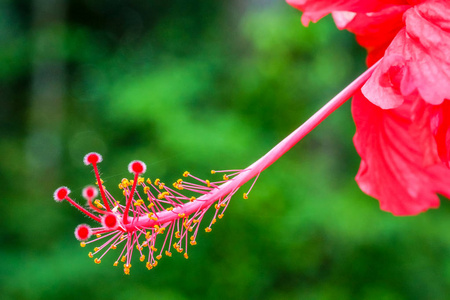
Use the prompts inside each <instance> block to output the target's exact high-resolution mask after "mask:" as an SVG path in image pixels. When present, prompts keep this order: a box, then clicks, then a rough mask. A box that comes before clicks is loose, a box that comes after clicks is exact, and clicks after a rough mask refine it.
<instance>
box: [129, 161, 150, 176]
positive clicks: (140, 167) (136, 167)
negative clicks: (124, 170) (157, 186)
mask: <svg viewBox="0 0 450 300" xmlns="http://www.w3.org/2000/svg"><path fill="white" fill-rule="evenodd" d="M146 168H147V166H146V165H145V163H143V162H142V161H140V160H133V161H132V162H130V164H129V165H128V171H130V173H135V174H142V173H145V170H146Z"/></svg>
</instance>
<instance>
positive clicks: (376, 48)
mask: <svg viewBox="0 0 450 300" xmlns="http://www.w3.org/2000/svg"><path fill="white" fill-rule="evenodd" d="M409 8H411V6H410V5H397V6H391V7H388V8H386V9H383V10H381V11H377V12H372V13H349V12H333V18H334V21H335V23H336V25H337V27H338V28H339V29H347V30H348V31H350V32H352V33H354V34H355V35H356V40H357V42H358V43H359V44H360V45H361V46H362V47H364V48H366V50H367V52H368V56H367V65H368V66H371V65H373V64H374V63H376V62H377V61H378V60H379V59H380V58H381V57H383V55H384V51H386V48H387V47H388V46H389V44H390V43H391V42H392V40H393V39H394V37H395V36H396V35H397V33H398V32H399V31H400V29H402V27H404V26H405V24H404V23H403V13H404V12H405V11H406V10H407V9H409Z"/></svg>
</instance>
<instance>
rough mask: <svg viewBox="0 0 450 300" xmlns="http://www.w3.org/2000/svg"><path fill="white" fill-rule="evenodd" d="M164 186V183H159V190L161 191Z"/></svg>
mask: <svg viewBox="0 0 450 300" xmlns="http://www.w3.org/2000/svg"><path fill="white" fill-rule="evenodd" d="M164 185H166V184H165V183H164V182H161V183H160V184H159V186H158V187H159V189H160V190H162V189H163V188H164Z"/></svg>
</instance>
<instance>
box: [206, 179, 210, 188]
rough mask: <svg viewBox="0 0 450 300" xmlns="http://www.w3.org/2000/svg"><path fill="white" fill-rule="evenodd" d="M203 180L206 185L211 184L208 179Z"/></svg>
mask: <svg viewBox="0 0 450 300" xmlns="http://www.w3.org/2000/svg"><path fill="white" fill-rule="evenodd" d="M205 182H206V185H207V186H208V187H210V186H211V182H210V181H209V180H208V179H206V180H205Z"/></svg>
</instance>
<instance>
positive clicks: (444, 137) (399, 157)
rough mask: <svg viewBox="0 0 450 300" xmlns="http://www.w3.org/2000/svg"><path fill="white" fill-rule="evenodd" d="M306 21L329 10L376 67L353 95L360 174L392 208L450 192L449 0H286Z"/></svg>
mask: <svg viewBox="0 0 450 300" xmlns="http://www.w3.org/2000/svg"><path fill="white" fill-rule="evenodd" d="M287 2H288V3H289V4H290V5H292V6H294V7H295V8H297V9H299V10H301V11H303V12H304V13H303V15H302V23H303V24H304V25H305V26H307V25H308V24H309V22H310V21H312V22H316V21H318V20H319V19H320V18H322V17H324V16H325V15H327V14H329V13H332V15H333V18H334V20H335V23H336V25H337V27H338V28H339V29H347V30H349V31H350V32H353V33H354V34H355V35H356V40H357V42H358V43H359V44H360V45H361V46H363V47H364V48H366V49H367V52H368V56H367V64H368V66H372V65H374V64H375V63H376V62H377V61H379V63H378V64H377V65H376V68H375V70H374V73H373V74H372V75H371V77H370V78H369V80H368V81H367V82H366V83H365V84H364V86H363V87H362V88H361V90H360V91H358V92H357V93H356V94H355V95H354V96H353V102H352V114H353V117H354V120H355V124H356V134H355V137H354V143H355V147H356V150H357V151H358V153H359V155H360V156H361V159H362V161H361V165H360V168H359V171H358V174H357V175H356V181H357V183H358V185H359V187H360V188H361V190H362V191H364V192H365V193H367V194H369V195H370V196H372V197H374V198H376V199H378V200H379V201H380V207H381V209H383V210H386V211H389V212H392V213H393V214H394V215H413V214H418V213H420V212H423V211H425V210H427V209H429V208H436V207H438V206H439V198H438V196H437V194H442V195H445V196H446V197H449V196H450V169H449V165H450V102H449V99H450V2H448V1H443V0H422V1H420V0H390V1H389V0H369V1H356V0H347V1H346V0H333V1H331V0H287Z"/></svg>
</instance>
